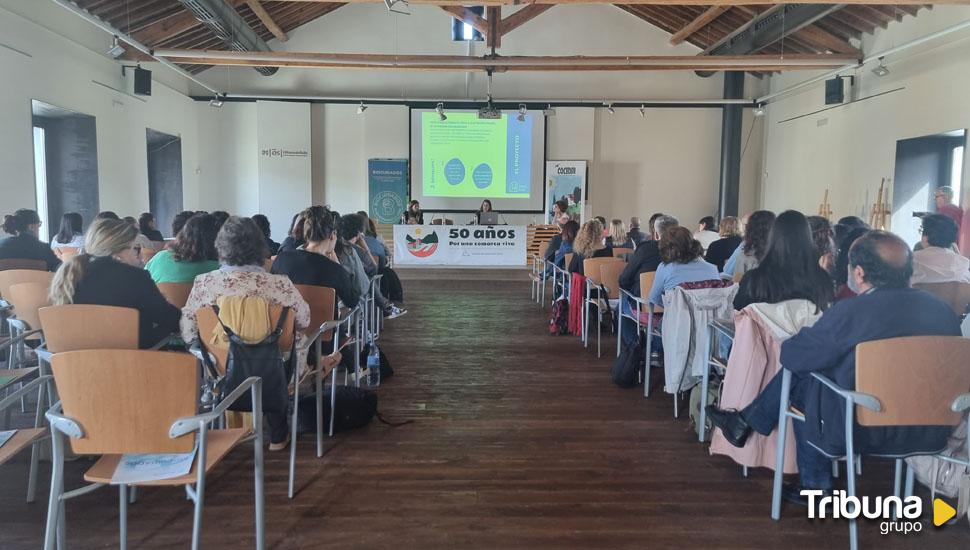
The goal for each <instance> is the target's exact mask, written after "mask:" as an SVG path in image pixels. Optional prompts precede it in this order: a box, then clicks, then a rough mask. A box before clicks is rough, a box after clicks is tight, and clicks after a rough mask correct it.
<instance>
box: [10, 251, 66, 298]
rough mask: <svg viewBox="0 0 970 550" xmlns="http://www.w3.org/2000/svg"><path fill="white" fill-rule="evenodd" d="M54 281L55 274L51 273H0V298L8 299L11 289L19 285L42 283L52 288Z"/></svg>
mask: <svg viewBox="0 0 970 550" xmlns="http://www.w3.org/2000/svg"><path fill="white" fill-rule="evenodd" d="M0 261H3V260H0ZM53 280H54V274H53V273H51V272H50V271H38V270H35V269H10V270H7V271H0V297H3V298H4V299H6V298H7V294H8V293H9V290H10V287H11V286H12V285H15V284H18V283H41V284H44V285H47V287H48V288H50V286H51V281H53Z"/></svg>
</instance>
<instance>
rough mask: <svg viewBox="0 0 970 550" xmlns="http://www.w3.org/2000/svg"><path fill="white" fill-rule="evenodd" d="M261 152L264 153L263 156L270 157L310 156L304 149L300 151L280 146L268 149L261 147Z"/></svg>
mask: <svg viewBox="0 0 970 550" xmlns="http://www.w3.org/2000/svg"><path fill="white" fill-rule="evenodd" d="M259 154H260V155H262V156H264V157H270V158H273V157H280V158H286V157H299V158H306V157H308V156H310V153H308V152H306V151H305V150H303V149H301V150H298V151H293V150H290V149H282V148H279V147H270V148H268V149H261V150H260V151H259Z"/></svg>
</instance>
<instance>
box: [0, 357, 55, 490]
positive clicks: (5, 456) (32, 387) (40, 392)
mask: <svg viewBox="0 0 970 550" xmlns="http://www.w3.org/2000/svg"><path fill="white" fill-rule="evenodd" d="M36 370H37V369H23V371H24V372H8V371H2V372H3V373H4V376H11V375H12V376H14V378H12V379H10V380H9V381H8V382H7V383H6V384H4V385H2V386H0V390H2V389H5V388H7V387H10V386H11V385H12V384H16V383H19V382H21V381H22V380H23V379H24V378H26V377H27V376H28V375H29V374H30V373H32V372H33V371H36ZM26 371H29V372H26ZM50 382H51V377H50V376H39V377H37V378H34V379H33V380H31V381H30V382H28V383H26V384H24V385H22V386H21V387H20V388H19V389H18V390H17V391H14V392H11V393H10V394H8V395H7V396H6V397H4V398H3V399H0V413H4V414H5V413H6V412H7V411H10V410H11V409H12V408H13V407H14V405H20V404H22V403H23V400H24V399H25V398H26V397H27V396H28V395H29V394H31V393H34V392H36V393H37V410H36V412H35V413H34V427H33V428H27V429H19V430H17V432H16V433H15V434H14V435H13V437H12V438H10V439H9V440H8V441H7V442H6V443H4V444H3V445H2V446H0V466H2V465H3V464H5V463H6V462H7V461H9V460H10V459H11V458H13V457H14V456H16V455H17V454H18V453H20V451H22V450H24V449H26V448H27V447H30V467H29V470H28V473H27V502H33V501H34V498H35V496H36V489H37V464H38V461H39V458H40V454H39V451H40V449H39V444H40V442H41V441H43V440H44V439H46V438H47V437H48V433H47V428H45V427H44V416H43V415H44V412H45V411H46V410H47V408H46V407H45V406H44V405H45V403H49V401H48V400H47V399H46V397H45V392H47V391H48V390H49V389H50Z"/></svg>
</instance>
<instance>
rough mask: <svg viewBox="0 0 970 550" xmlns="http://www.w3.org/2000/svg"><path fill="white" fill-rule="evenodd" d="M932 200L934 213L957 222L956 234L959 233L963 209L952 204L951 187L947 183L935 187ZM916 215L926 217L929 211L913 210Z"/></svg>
mask: <svg viewBox="0 0 970 550" xmlns="http://www.w3.org/2000/svg"><path fill="white" fill-rule="evenodd" d="M933 200H934V202H935V203H936V213H937V214H942V215H944V216H946V217H948V218H950V219H951V220H953V222H954V223H956V224H957V234H959V233H960V226H961V225H963V209H962V208H960V207H959V206H957V205H955V204H953V188H952V187H950V186H949V185H944V186H942V187H937V188H936V191H934V192H933ZM913 214H914V215H916V216H918V217H921V218H923V217H926V216H928V215H930V212H913Z"/></svg>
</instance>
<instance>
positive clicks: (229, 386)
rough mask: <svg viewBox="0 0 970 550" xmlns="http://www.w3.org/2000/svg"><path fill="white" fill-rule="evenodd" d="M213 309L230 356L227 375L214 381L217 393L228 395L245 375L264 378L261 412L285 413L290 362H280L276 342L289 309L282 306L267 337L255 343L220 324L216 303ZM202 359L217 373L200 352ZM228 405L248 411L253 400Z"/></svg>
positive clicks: (233, 408) (241, 400)
mask: <svg viewBox="0 0 970 550" xmlns="http://www.w3.org/2000/svg"><path fill="white" fill-rule="evenodd" d="M212 308H213V309H214V310H215V312H216V319H218V320H219V325H220V326H222V330H224V331H225V332H226V335H227V336H228V337H229V359H228V360H227V361H226V375H225V376H223V377H222V378H221V379H217V380H218V381H217V382H216V387H217V388H218V389H219V392H220V393H221V394H222V395H229V394H230V393H232V391H233V390H235V389H236V388H237V387H238V386H239V385H240V384H242V383H243V382H245V381H246V379H247V378H249V377H251V376H258V377H260V378H262V379H263V413H268V412H271V413H282V414H286V409H287V404H288V403H289V396H288V393H287V386H288V383H287V380H289V378H290V376H291V374H292V368H291V363H292V361H289V362H286V361H283V354H282V353H280V348H279V343H278V342H279V339H280V335H281V334H283V323H284V322H285V321H286V318H287V315H286V314H287V311H288V310H289V308H286V307H284V308H283V312H282V313H281V314H280V319H279V321H278V322H277V323H276V328H274V329H273V331H272V332H270V333H269V335H267V336H266V338H263V339H262V340H261V341H259V342H257V343H255V344H247V343H246V342H245V341H244V340H243V339H242V338H240V337H239V336H238V335H237V334H236V333H235V332H233V331H232V329H230V328H229V327H227V326H226V325H224V324H223V323H222V319H219V307H218V306H212ZM294 347H295V341H294ZM203 351H204V350H203ZM295 356H296V353H293V352H291V353H290V357H291V358H292V357H295ZM202 361H203V363H204V364H205V366H206V368H207V369H208V370H209V372H210V373H215V372H216V371H215V366H214V365H213V364H212V362H211V360H210V358H209V354H208V353H205V352H203V353H202ZM214 378H216V377H214ZM247 393H248V392H247ZM229 408H230V409H231V410H234V411H245V412H251V411H252V399H251V398H242V399H240V400H238V401H236V402H235V403H233V404H232V405H231V406H230V407H229Z"/></svg>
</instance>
